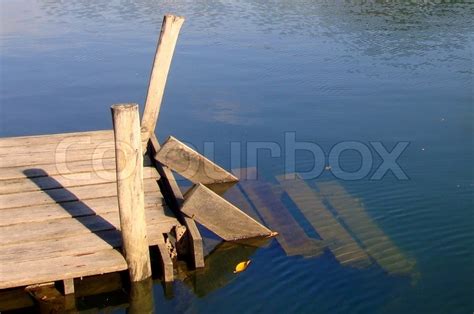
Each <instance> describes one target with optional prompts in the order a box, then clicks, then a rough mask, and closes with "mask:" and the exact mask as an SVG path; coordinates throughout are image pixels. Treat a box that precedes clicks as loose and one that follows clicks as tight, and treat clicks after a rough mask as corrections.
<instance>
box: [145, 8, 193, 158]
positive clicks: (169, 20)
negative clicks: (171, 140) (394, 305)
mask: <svg viewBox="0 0 474 314" xmlns="http://www.w3.org/2000/svg"><path fill="white" fill-rule="evenodd" d="M183 23H184V17H181V16H174V15H165V16H164V18H163V23H162V25H161V33H160V38H159V40H158V44H157V46H156V53H155V59H154V60H153V66H152V68H151V74H150V82H149V84H148V92H147V95H146V101H145V111H144V112H143V118H142V122H141V127H142V142H143V152H145V151H146V148H147V144H148V140H149V139H150V137H151V136H152V135H154V134H155V127H156V122H157V120H158V115H159V113H160V107H161V101H162V99H163V94H164V92H165V86H166V80H167V78H168V72H169V69H170V66H171V60H172V59H173V54H174V48H175V47H176V42H177V40H178V35H179V31H180V30H181V26H182V25H183Z"/></svg>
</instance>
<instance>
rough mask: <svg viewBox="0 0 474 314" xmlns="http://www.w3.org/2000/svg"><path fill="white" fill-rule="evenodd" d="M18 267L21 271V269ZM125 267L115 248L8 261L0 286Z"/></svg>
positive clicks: (47, 280)
mask: <svg viewBox="0 0 474 314" xmlns="http://www.w3.org/2000/svg"><path fill="white" fill-rule="evenodd" d="M19 269H21V270H22V271H18V270H19ZM125 269H127V263H126V262H125V259H124V258H123V256H122V255H121V254H120V253H119V252H118V251H116V250H104V251H99V252H94V253H91V254H81V255H72V256H61V257H55V258H49V259H41V260H35V261H27V262H22V263H6V264H2V267H0V278H1V280H0V289H6V288H11V287H18V286H26V285H31V284H36V283H42V282H50V281H58V280H62V279H64V278H79V277H83V276H90V275H97V274H101V273H102V274H105V273H110V272H116V271H122V270H125Z"/></svg>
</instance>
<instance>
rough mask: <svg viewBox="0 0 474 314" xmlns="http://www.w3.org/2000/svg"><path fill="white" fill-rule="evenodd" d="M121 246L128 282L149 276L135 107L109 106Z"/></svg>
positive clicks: (148, 254) (141, 166) (139, 144)
mask: <svg viewBox="0 0 474 314" xmlns="http://www.w3.org/2000/svg"><path fill="white" fill-rule="evenodd" d="M112 117H113V123H114V135H115V157H116V164H117V195H118V204H119V214H120V229H121V231H122V245H123V251H124V255H125V259H126V261H127V264H128V270H129V273H130V280H131V281H132V282H135V281H140V280H143V279H146V278H148V277H150V276H151V267H150V253H149V248H148V240H147V235H146V220H145V206H144V195H143V155H142V146H141V134H140V121H139V117H138V105H137V104H117V105H113V106H112Z"/></svg>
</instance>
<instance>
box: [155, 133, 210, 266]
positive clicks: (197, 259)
mask: <svg viewBox="0 0 474 314" xmlns="http://www.w3.org/2000/svg"><path fill="white" fill-rule="evenodd" d="M149 147H150V154H152V155H153V156H155V154H156V152H158V150H159V149H160V144H159V143H158V139H157V138H156V136H155V134H152V136H151V137H150V146H149ZM153 160H154V161H155V166H156V168H157V170H158V173H159V174H160V177H161V179H160V183H161V185H162V192H163V195H164V196H165V198H166V199H167V201H168V202H169V203H168V205H169V206H170V208H171V209H172V210H173V211H174V212H175V214H176V216H177V218H178V220H180V222H181V223H182V224H184V225H185V226H186V230H187V231H186V236H187V238H188V245H189V252H188V254H189V256H190V257H191V262H192V265H193V266H194V267H195V268H202V267H204V251H203V242H202V237H201V234H200V232H199V229H198V228H197V226H196V223H195V222H194V220H192V219H191V218H189V217H186V216H184V215H183V214H182V213H181V206H182V204H183V202H184V197H183V194H182V193H181V190H180V189H179V186H178V184H177V183H176V180H175V178H174V175H173V173H172V172H171V170H170V169H169V168H168V167H166V166H164V165H162V164H161V163H160V162H159V161H157V160H156V159H154V158H153ZM178 251H179V249H178Z"/></svg>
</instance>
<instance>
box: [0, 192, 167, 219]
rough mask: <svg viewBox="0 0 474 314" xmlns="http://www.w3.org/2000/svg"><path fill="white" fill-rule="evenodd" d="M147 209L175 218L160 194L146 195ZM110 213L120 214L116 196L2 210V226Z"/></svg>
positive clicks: (0, 216)
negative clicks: (159, 211) (162, 212)
mask: <svg viewBox="0 0 474 314" xmlns="http://www.w3.org/2000/svg"><path fill="white" fill-rule="evenodd" d="M145 208H154V209H156V210H163V211H164V214H165V215H166V216H169V217H173V216H174V215H173V213H172V212H171V210H170V209H169V208H168V207H167V206H166V205H164V199H163V196H162V195H161V193H159V192H150V193H147V195H145ZM109 212H118V205H117V197H116V196H111V197H103V198H93V199H88V200H81V201H72V202H66V203H53V204H46V205H32V206H30V207H16V208H8V209H4V210H0V226H8V225H14V224H18V223H27V222H39V221H44V220H52V219H61V218H71V217H80V216H88V215H100V214H105V213H109Z"/></svg>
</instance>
